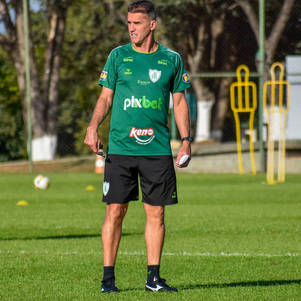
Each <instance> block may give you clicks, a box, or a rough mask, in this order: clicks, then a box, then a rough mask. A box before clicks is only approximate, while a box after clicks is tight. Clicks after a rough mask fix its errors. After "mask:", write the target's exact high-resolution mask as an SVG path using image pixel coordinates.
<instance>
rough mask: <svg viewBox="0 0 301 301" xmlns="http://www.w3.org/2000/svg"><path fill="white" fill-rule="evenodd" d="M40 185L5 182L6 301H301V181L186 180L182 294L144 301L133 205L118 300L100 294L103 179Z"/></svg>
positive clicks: (179, 208)
mask: <svg viewBox="0 0 301 301" xmlns="http://www.w3.org/2000/svg"><path fill="white" fill-rule="evenodd" d="M34 176H35V175H30V174H0V299H1V300H129V301H131V300H139V301H140V300H168V301H169V300H186V301H191V300H210V301H211V300H301V185H300V183H301V175H288V176H287V181H286V183H284V184H277V185H272V186H270V185H266V184H265V177H264V175H257V176H251V175H245V176H238V175H202V174H193V175H192V174H179V175H178V190H179V191H178V194H179V197H180V203H179V204H178V205H176V206H170V207H168V208H167V209H166V226H167V232H166V241H165V246H164V250H163V252H164V254H163V258H162V264H161V276H162V277H163V278H166V279H168V283H169V284H170V285H173V286H176V287H178V289H179V293H177V294H166V293H147V292H145V291H144V283H145V277H146V256H145V246H144V237H143V231H144V221H145V219H144V212H143V206H142V204H141V202H134V203H132V204H131V205H130V208H129V211H128V214H127V216H126V218H125V221H124V230H123V237H122V241H121V245H120V249H119V255H118V259H117V266H116V278H117V285H118V287H119V289H120V290H121V292H120V293H118V294H114V295H112V294H111V295H101V293H100V284H101V272H102V251H101V239H100V231H101V225H102V222H103V218H104V210H105V205H104V204H102V203H101V201H100V194H101V187H102V177H101V176H99V175H95V174H93V173H57V174H47V176H49V177H50V179H51V186H50V188H49V189H48V190H46V191H39V190H36V189H34V187H33V179H34ZM88 185H93V186H95V187H96V189H95V190H92V191H87V190H86V186H88ZM20 200H26V201H27V202H28V206H17V205H16V204H17V202H18V201H20Z"/></svg>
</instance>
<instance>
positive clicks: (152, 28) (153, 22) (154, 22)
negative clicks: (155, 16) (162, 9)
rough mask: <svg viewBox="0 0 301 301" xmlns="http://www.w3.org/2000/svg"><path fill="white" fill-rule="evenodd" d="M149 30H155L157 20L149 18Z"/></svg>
mask: <svg viewBox="0 0 301 301" xmlns="http://www.w3.org/2000/svg"><path fill="white" fill-rule="evenodd" d="M150 25H151V30H152V31H153V30H155V29H156V26H157V20H151V24H150Z"/></svg>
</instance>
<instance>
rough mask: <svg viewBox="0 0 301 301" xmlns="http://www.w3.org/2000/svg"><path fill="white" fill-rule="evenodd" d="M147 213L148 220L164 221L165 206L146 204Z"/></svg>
mask: <svg viewBox="0 0 301 301" xmlns="http://www.w3.org/2000/svg"><path fill="white" fill-rule="evenodd" d="M145 213H146V217H147V219H148V220H155V221H158V222H161V223H164V206H151V205H147V206H145Z"/></svg>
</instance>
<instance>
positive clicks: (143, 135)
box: [129, 126, 155, 145]
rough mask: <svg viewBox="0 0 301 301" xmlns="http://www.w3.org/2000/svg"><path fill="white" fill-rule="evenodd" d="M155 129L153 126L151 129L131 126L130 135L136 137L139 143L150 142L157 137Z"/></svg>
mask: <svg viewBox="0 0 301 301" xmlns="http://www.w3.org/2000/svg"><path fill="white" fill-rule="evenodd" d="M154 134H155V131H154V130H153V129H152V128H149V129H136V128H135V127H134V126H133V127H132V128H131V131H130V134H129V137H131V138H132V137H133V138H135V139H136V142H137V143H138V144H142V145H145V144H149V143H151V142H152V141H153V139H154V138H155V135H154Z"/></svg>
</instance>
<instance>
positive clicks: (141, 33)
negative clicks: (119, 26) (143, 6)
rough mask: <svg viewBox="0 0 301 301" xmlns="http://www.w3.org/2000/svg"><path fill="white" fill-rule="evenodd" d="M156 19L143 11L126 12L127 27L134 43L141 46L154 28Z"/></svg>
mask: <svg viewBox="0 0 301 301" xmlns="http://www.w3.org/2000/svg"><path fill="white" fill-rule="evenodd" d="M156 24H157V22H156V20H152V19H151V18H150V17H149V16H148V15H147V14H144V13H128V29H129V34H130V38H131V41H132V43H133V44H134V45H137V46H141V45H142V44H143V42H145V41H146V39H147V38H148V37H149V36H150V34H151V32H152V31H153V30H154V29H155V28H156Z"/></svg>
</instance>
